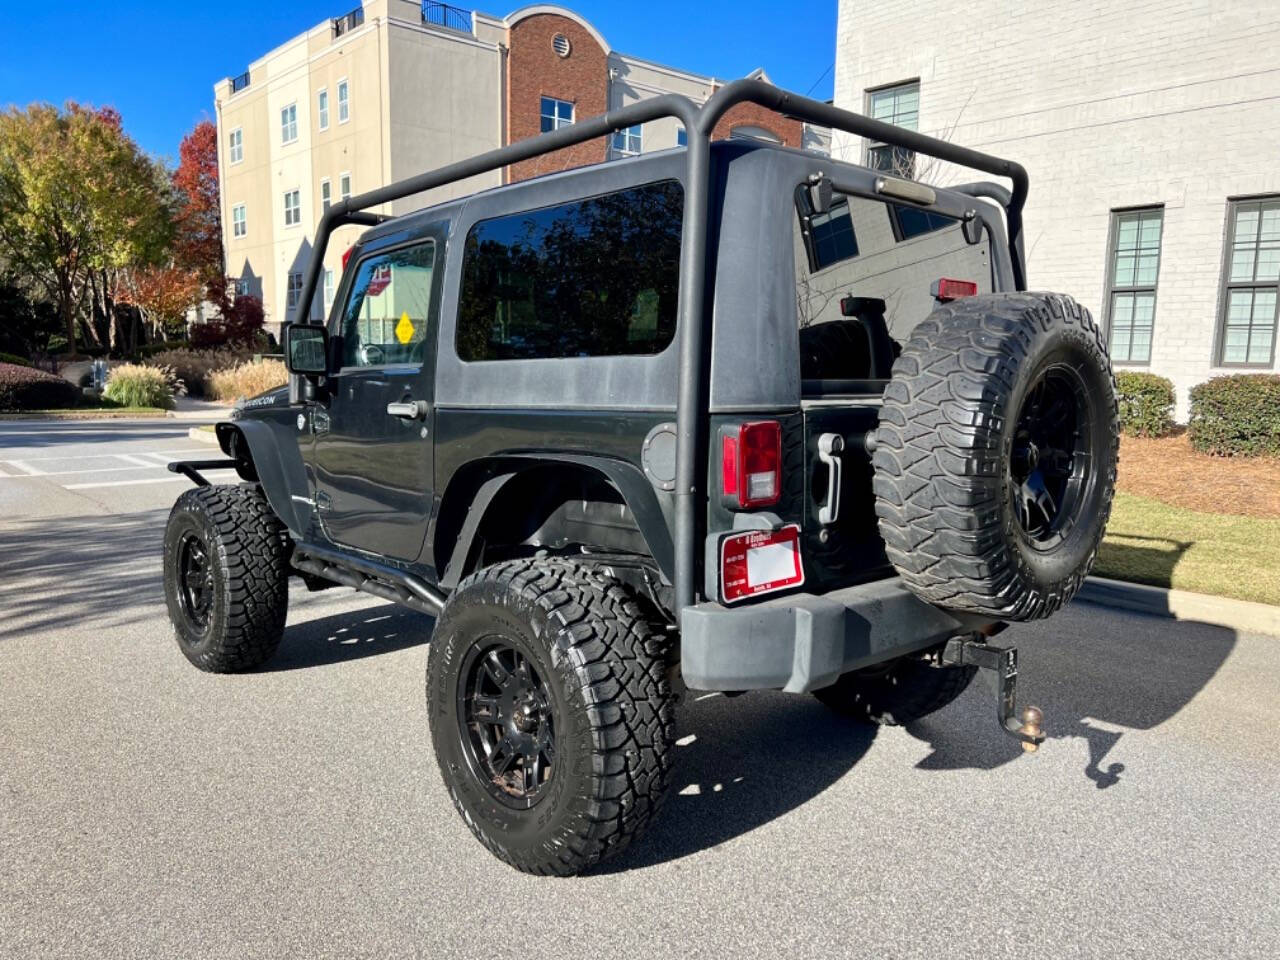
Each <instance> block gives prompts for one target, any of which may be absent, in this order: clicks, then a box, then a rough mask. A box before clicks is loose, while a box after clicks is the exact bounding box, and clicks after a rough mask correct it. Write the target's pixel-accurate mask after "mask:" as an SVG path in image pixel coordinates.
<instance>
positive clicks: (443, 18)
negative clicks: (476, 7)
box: [422, 0, 475, 33]
mask: <svg viewBox="0 0 1280 960" xmlns="http://www.w3.org/2000/svg"><path fill="white" fill-rule="evenodd" d="M422 22H423V23H429V24H431V25H432V26H433V27H444V28H445V29H446V30H457V31H458V32H459V33H474V32H475V30H474V28H473V25H472V18H471V11H470V10H464V9H462V8H461V7H453V6H450V5H449V4H447V3H435V2H434V0H422Z"/></svg>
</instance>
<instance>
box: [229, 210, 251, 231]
mask: <svg viewBox="0 0 1280 960" xmlns="http://www.w3.org/2000/svg"><path fill="white" fill-rule="evenodd" d="M248 232H249V225H248V221H247V219H246V216H245V209H244V204H243V203H237V204H236V205H235V206H234V207H232V208H231V235H232V236H233V237H243V236H244V235H245V234H247V233H248Z"/></svg>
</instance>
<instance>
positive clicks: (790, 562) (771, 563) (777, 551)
mask: <svg viewBox="0 0 1280 960" xmlns="http://www.w3.org/2000/svg"><path fill="white" fill-rule="evenodd" d="M802 583H804V567H803V565H802V563H801V560H800V527H799V526H798V525H796V524H794V523H792V524H788V525H787V526H785V527H783V528H782V529H781V530H751V531H748V532H745V533H735V534H732V535H730V536H727V537H725V538H724V540H723V541H722V543H721V544H720V598H721V600H722V601H723V602H725V603H733V602H734V601H735V600H745V599H746V598H747V597H758V596H760V595H761V594H762V593H773V592H774V591H776V590H787V589H789V588H791V587H798V586H800V585H801V584H802Z"/></svg>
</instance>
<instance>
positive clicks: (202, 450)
mask: <svg viewBox="0 0 1280 960" xmlns="http://www.w3.org/2000/svg"><path fill="white" fill-rule="evenodd" d="M174 439H177V438H176V437H175V438H174ZM125 442H128V441H125ZM140 452H141V451H140ZM208 452H209V449H208V448H207V447H187V448H186V449H184V450H151V451H146V453H147V455H148V456H151V455H155V456H161V457H180V456H186V455H187V454H189V453H190V454H196V453H198V454H201V455H203V454H207V453H208ZM122 456H125V454H122V453H64V454H61V455H60V456H56V457H23V458H22V459H21V460H6V459H0V464H13V463H24V464H29V463H48V462H49V461H51V460H115V459H117V458H119V457H122Z"/></svg>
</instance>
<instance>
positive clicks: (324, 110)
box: [316, 90, 329, 130]
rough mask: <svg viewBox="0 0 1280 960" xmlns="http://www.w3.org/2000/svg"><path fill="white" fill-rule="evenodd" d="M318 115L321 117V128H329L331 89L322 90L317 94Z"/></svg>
mask: <svg viewBox="0 0 1280 960" xmlns="http://www.w3.org/2000/svg"><path fill="white" fill-rule="evenodd" d="M316 115H317V116H318V117H319V118H320V129H321V130H328V129H329V91H328V90H321V91H320V92H319V93H317V94H316Z"/></svg>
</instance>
